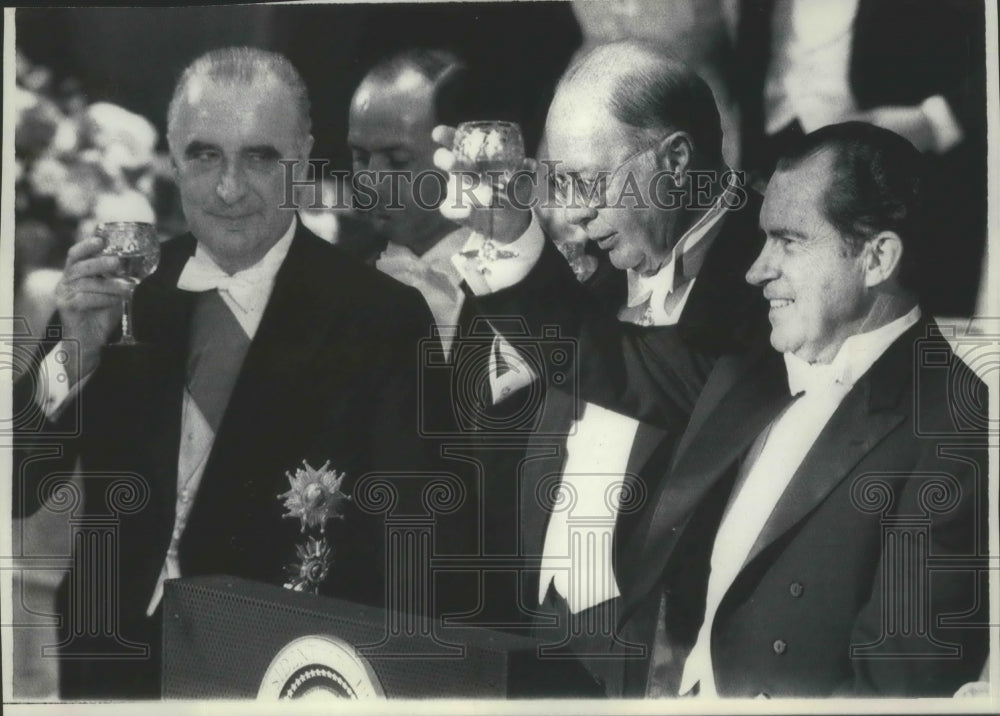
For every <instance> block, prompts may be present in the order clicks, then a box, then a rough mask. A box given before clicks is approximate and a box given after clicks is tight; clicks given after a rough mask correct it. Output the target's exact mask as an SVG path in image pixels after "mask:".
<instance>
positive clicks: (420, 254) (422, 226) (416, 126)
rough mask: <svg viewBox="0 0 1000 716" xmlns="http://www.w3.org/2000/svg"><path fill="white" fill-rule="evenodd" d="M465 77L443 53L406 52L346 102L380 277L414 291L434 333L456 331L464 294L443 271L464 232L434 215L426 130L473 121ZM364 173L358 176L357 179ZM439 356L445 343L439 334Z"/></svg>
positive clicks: (435, 187)
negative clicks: (371, 200)
mask: <svg viewBox="0 0 1000 716" xmlns="http://www.w3.org/2000/svg"><path fill="white" fill-rule="evenodd" d="M467 85H468V69H467V68H466V66H465V64H464V63H463V62H462V61H461V60H460V59H459V58H458V56H457V55H455V54H453V53H451V52H446V51H444V50H433V49H414V50H407V51H404V52H401V53H398V54H395V55H392V56H391V57H389V58H387V59H384V60H382V61H381V62H379V63H378V64H376V65H375V66H374V67H373V68H372V69H371V70H370V71H369V72H368V74H367V75H365V78H364V79H363V80H362V81H361V84H360V85H359V86H358V89H357V90H356V91H355V93H354V97H353V98H352V99H351V106H350V113H349V119H348V123H349V124H348V136H347V141H348V144H349V145H350V148H351V155H352V158H353V162H352V163H353V169H354V172H355V179H356V181H360V180H361V179H362V178H363V176H369V177H371V180H372V184H373V187H374V188H375V190H376V193H377V195H378V200H377V202H376V205H375V206H374V207H372V209H371V210H370V211H367V212H365V213H364V214H363V219H364V220H365V222H366V223H368V224H369V225H370V227H371V230H372V232H373V233H374V234H377V235H379V236H381V237H383V238H384V239H385V240H386V241H387V244H386V245H385V248H384V250H383V251H382V253H381V255H380V256H379V257H378V259H377V260H376V263H375V266H376V268H378V269H379V270H380V271H382V272H383V273H385V274H388V275H389V276H392V277H393V278H395V279H396V280H397V281H400V282H402V283H405V284H407V285H408V286H413V287H414V288H416V289H418V290H419V291H420V293H421V294H423V296H424V300H426V301H427V305H428V306H430V308H431V311H432V313H433V314H434V320H435V321H436V322H437V324H438V326H440V327H445V326H456V325H458V324H459V314H460V313H461V311H462V305H463V299H464V294H463V293H462V289H461V288H460V284H461V281H462V279H461V276H459V273H458V271H457V270H456V269H455V267H454V266H453V265H452V263H451V257H452V255H453V254H455V253H456V252H458V251H460V250H461V248H462V245H463V244H464V243H465V241H466V240H467V239H468V236H469V231H468V230H467V229H464V228H461V227H459V226H457V225H456V224H453V223H452V222H450V221H448V220H447V219H446V218H444V216H442V215H441V212H439V211H438V210H437V207H436V205H437V200H438V199H439V197H440V196H441V195H443V188H444V185H445V183H444V177H443V175H442V174H441V173H440V172H439V171H438V170H437V169H436V168H435V167H434V162H433V156H434V150H435V149H436V148H437V145H436V144H435V143H434V141H433V140H432V139H431V130H433V129H434V127H435V125H437V124H450V125H455V124H458V123H459V122H461V121H464V120H467V119H473V118H475V116H476V107H475V105H474V104H472V103H471V102H470V100H469V95H468V91H467ZM359 173H365V174H363V175H362V174H359ZM442 342H443V343H444V348H445V351H446V352H447V351H448V350H449V348H450V344H451V337H450V336H449V335H447V332H444V331H443V332H442Z"/></svg>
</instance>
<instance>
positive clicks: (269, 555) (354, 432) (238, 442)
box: [15, 48, 433, 698]
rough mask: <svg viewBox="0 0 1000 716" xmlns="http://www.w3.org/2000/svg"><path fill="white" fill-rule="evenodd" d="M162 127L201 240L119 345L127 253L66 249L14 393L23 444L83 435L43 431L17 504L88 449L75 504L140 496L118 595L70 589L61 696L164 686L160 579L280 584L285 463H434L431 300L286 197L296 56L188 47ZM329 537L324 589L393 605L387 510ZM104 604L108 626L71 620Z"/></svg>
mask: <svg viewBox="0 0 1000 716" xmlns="http://www.w3.org/2000/svg"><path fill="white" fill-rule="evenodd" d="M167 138H168V143H169V145H170V152H171V157H172V160H173V162H174V166H175V171H176V177H177V183H178V186H179V188H180V195H181V200H182V204H183V208H184V213H185V216H186V218H187V221H188V225H189V229H190V233H189V234H186V235H184V236H180V237H177V238H175V239H172V240H170V241H167V242H165V243H164V244H163V245H162V252H161V256H160V259H159V266H158V268H157V269H156V271H155V272H153V273H152V275H150V276H149V277H148V278H147V279H146V280H145V281H143V282H142V283H141V284H140V285H139V286H138V287H137V288H135V294H134V315H133V321H132V324H134V328H133V330H134V335H135V339H136V341H137V343H136V344H135V345H126V346H108V345H107V344H108V343H109V342H112V341H113V340H114V338H115V333H116V326H117V325H118V323H119V318H120V317H121V314H122V300H123V299H126V298H127V297H128V296H129V295H130V294H131V291H132V286H130V285H127V284H128V283H129V282H123V281H122V280H120V278H118V277H117V276H119V275H120V274H121V272H122V271H123V270H125V269H124V267H123V261H126V262H127V261H128V259H123V258H122V257H121V256H115V255H108V254H106V253H105V249H106V248H107V243H108V241H107V239H106V238H104V237H102V236H100V235H98V236H95V237H93V238H90V239H87V240H85V241H82V242H80V243H79V244H77V245H76V246H74V247H73V249H72V250H71V251H70V253H69V257H68V259H67V264H66V270H65V273H64V276H63V279H62V281H61V282H60V285H59V288H58V290H57V296H58V309H59V322H60V323H61V327H62V343H60V344H59V345H56V346H52V345H51V344H52V342H53V341H50V342H49V343H48V344H47V345H45V346H43V347H44V348H50V349H51V350H50V352H49V354H48V355H47V356H46V358H45V360H44V363H43V365H42V367H41V370H40V371H39V373H38V374H37V375H35V376H32V377H33V378H34V381H32V380H21V381H19V382H18V384H17V385H16V386H15V401H16V404H18V405H20V406H29V407H30V404H31V402H35V403H36V404H38V406H39V407H40V409H41V410H42V411H43V412H44V416H45V420H44V424H43V425H42V426H41V428H40V429H36V431H35V434H34V435H28V434H27V433H26V432H25V433H23V434H21V435H19V436H18V437H19V449H20V452H19V453H18V455H23V456H25V457H27V456H28V455H31V454H32V451H31V440H30V439H31V438H32V437H37V436H38V435H39V434H40V435H41V436H42V437H45V436H46V434H47V433H48V434H51V435H53V436H64V435H65V433H66V431H65V430H63V431H61V432H60V425H61V422H62V423H65V421H66V420H68V419H69V417H68V416H71V415H74V414H79V426H80V427H79V431H78V432H79V434H78V435H77V436H76V437H73V438H69V439H67V438H65V437H56V438H52V439H59V440H60V442H61V444H62V446H63V449H62V451H61V455H60V456H58V457H53V456H52V455H51V454H50V455H49V456H48V457H49V459H37V456H36V459H33V460H24V461H23V462H22V463H21V469H20V470H18V471H16V472H17V474H18V475H19V478H20V483H19V484H18V485H17V486H16V487H15V509H16V510H18V511H19V512H21V513H27V512H30V511H33V510H35V509H37V508H38V507H39V505H40V503H41V501H43V500H44V499H45V497H46V495H45V494H39V492H40V489H41V488H40V486H41V485H42V484H46V483H48V482H51V480H46V478H51V477H52V476H53V475H54V474H55V473H58V472H59V471H61V470H67V469H69V468H70V467H71V466H72V464H73V460H75V459H76V458H77V457H79V459H80V467H81V470H82V473H83V476H84V495H83V505H84V506H83V508H81V510H80V512H81V514H82V513H86V514H102V509H103V510H104V511H106V509H107V508H106V503H105V497H106V495H105V492H106V489H105V487H106V486H105V484H104V483H103V482H102V477H106V476H108V475H123V474H127V475H130V476H132V479H134V480H136V481H137V484H138V486H137V490H138V492H137V494H138V495H139V496H140V497H139V499H138V506H136V507H135V509H133V510H132V511H131V512H128V513H123V514H122V515H121V516H120V518H119V520H118V522H117V527H116V530H117V532H116V536H115V537H116V538H115V540H114V542H113V544H112V545H111V546H110V547H109V549H112V550H113V551H114V552H115V553H116V554H115V555H114V560H113V561H112V564H117V565H118V570H119V571H118V572H116V573H112V574H111V576H110V577H109V580H110V581H109V584H111V587H110V588H111V589H112V591H113V593H111V594H104V593H103V592H99V591H98V590H97V588H96V587H94V589H91V590H88V585H90V586H93V578H92V577H88V576H87V574H86V573H85V572H77V573H76V575H75V578H74V579H70V580H66V583H65V584H64V585H63V587H62V588H61V590H60V593H59V597H58V604H59V605H60V608H61V610H62V611H61V613H62V614H63V615H64V618H63V627H64V631H63V634H62V636H63V637H64V639H63V643H62V645H61V647H60V648H61V652H60V654H61V655H62V656H64V657H66V658H63V659H61V660H60V669H61V676H60V692H61V695H62V696H63V697H64V698H107V697H111V698H114V697H118V698H126V697H127V698H150V697H152V698H155V697H157V696H158V695H159V658H160V657H159V655H160V627H159V624H160V621H161V619H162V616H161V612H162V607H161V604H162V587H163V582H164V580H165V579H168V578H174V577H180V576H194V575H199V574H213V573H223V574H232V575H237V576H241V577H246V578H250V579H258V580H261V581H266V582H271V583H273V584H282V583H284V582H285V581H286V576H287V573H286V570H287V569H289V567H290V564H289V563H290V562H293V561H294V558H295V543H296V539H297V538H298V531H299V530H298V524H297V523H294V522H293V521H290V520H284V519H282V513H283V508H282V505H281V502H280V501H279V500H278V499H277V496H278V495H279V494H280V493H282V492H284V491H286V490H287V489H288V480H287V479H286V477H285V473H286V471H288V470H294V469H295V467H296V466H298V465H301V463H302V461H303V460H306V461H308V462H309V463H310V464H312V465H322V464H323V463H324V462H326V461H329V462H330V465H331V467H333V468H334V469H336V470H338V471H344V472H346V473H347V478H346V481H345V483H344V490H345V491H346V492H347V493H350V492H352V489H353V487H354V486H355V485H356V484H357V483H358V481H359V480H361V479H362V478H363V477H364V476H365V475H366V474H371V473H373V472H378V473H380V474H400V475H401V476H404V477H405V475H406V474H410V473H412V472H413V471H420V470H422V469H425V468H426V467H427V465H428V464H429V456H430V454H431V450H433V445H431V444H430V443H428V442H427V441H425V440H424V439H422V438H421V436H420V435H418V429H417V425H416V421H415V419H414V416H415V415H416V414H417V395H418V381H417V375H418V373H417V370H416V359H417V355H418V344H419V342H420V340H421V339H423V338H426V336H427V335H429V333H430V327H431V326H432V325H433V318H432V316H431V314H430V312H429V311H428V309H427V306H426V304H425V302H424V301H423V299H422V298H421V296H420V295H419V293H418V292H417V291H416V290H414V289H412V288H409V287H405V286H402V285H400V284H398V283H396V282H395V281H392V280H391V279H389V278H387V277H385V276H383V275H382V274H380V273H378V272H377V271H375V270H374V269H371V268H369V267H365V266H363V265H361V264H360V263H357V262H355V261H354V260H353V259H351V258H349V257H347V256H345V255H344V254H342V253H341V252H340V251H338V250H337V249H335V248H333V247H332V246H330V245H329V244H327V243H326V242H325V241H323V240H322V239H319V238H318V237H316V236H314V235H313V234H311V233H310V232H309V231H308V230H307V229H306V228H305V227H304V226H303V225H302V224H301V222H300V221H299V220H298V218H297V216H296V215H295V213H294V211H291V210H288V209H282V208H281V207H282V206H283V205H286V204H288V203H289V202H290V199H288V198H286V197H285V195H284V191H285V185H286V177H285V175H284V171H285V168H286V167H285V166H284V165H283V163H282V162H281V161H279V160H283V159H284V160H295V161H296V162H297V164H296V171H301V169H302V168H303V165H304V163H305V162H306V161H307V160H308V157H309V151H310V149H311V146H312V137H311V136H310V120H309V98H308V95H307V92H306V88H305V85H304V84H303V82H302V80H301V78H300V76H299V75H298V73H297V71H296V70H295V68H294V67H293V66H292V65H291V64H290V63H289V62H288V60H287V59H286V58H284V57H283V56H281V55H278V54H275V53H271V52H265V51H262V50H257V49H253V48H226V49H222V50H216V51H213V52H210V53H208V54H206V55H204V56H202V57H200V58H198V59H197V60H195V61H194V62H193V63H192V64H191V65H190V66H189V67H188V68H187V69H186V70H185V72H184V73H183V75H182V76H181V78H180V80H179V82H178V84H177V87H176V89H175V92H174V96H173V99H172V101H171V103H170V108H169V112H168V132H167ZM137 277H138V276H137ZM67 357H68V358H69V360H67ZM39 378H45V379H39ZM17 412H19V411H17ZM50 442H51V440H50ZM404 483H405V481H404ZM407 494H408V493H406V494H403V495H400V497H401V498H402V499H401V504H403V505H406V504H410V503H408V502H407ZM109 499H110V498H109ZM328 535H329V540H330V542H331V544H332V545H333V548H334V563H333V566H332V567H331V569H330V574H331V577H332V578H330V579H328V580H327V582H325V583H324V584H322V585H320V591H321V592H324V593H329V594H332V595H336V596H340V597H343V598H347V599H350V600H354V601H362V602H368V603H375V604H380V603H384V601H385V599H386V595H385V593H384V584H383V581H384V580H383V574H382V568H383V567H384V564H385V558H384V555H383V553H382V545H383V538H384V526H383V524H382V521H381V518H380V517H376V516H373V515H371V514H367V513H364V512H363V511H362V510H360V509H358V508H357V507H356V506H355V503H354V502H352V503H348V507H347V510H346V513H345V518H344V519H343V520H340V521H336V524H332V525H330V527H329V529H328ZM84 551H86V549H85V548H84ZM77 559H78V560H82V561H81V564H85V563H87V560H93V559H96V558H95V557H94V555H92V554H89V553H88V554H84V555H79V554H78V555H77ZM71 591H72V593H71ZM103 599H109V600H112V601H110V602H108V605H111V606H107V605H105V606H101V609H103V610H104V611H102V612H100V613H102V614H105V616H106V618H107V619H108V620H109V621H108V623H107V624H101V625H98V626H99V627H100V628H96V629H94V628H90V627H92V626H93V625H89V624H86V625H83V626H81V624H80V623H79V621H80V619H84V618H85V617H83V616H81V614H85V613H95V612H96V610H97V607H98V604H97V603H98V602H99V601H101V600H103ZM71 603H76V604H78V605H79V604H82V605H83V607H84V609H83V610H82V611H81V610H74V611H71V610H70V608H69V605H70V604H71ZM102 604H103V602H102ZM90 606H93V607H94V611H93V612H88V609H89V608H90ZM115 606H116V607H117V608H113V607H115ZM84 627H86V628H84ZM81 653H83V654H86V655H88V657H87V658H83V659H80V658H77V659H70V658H68V657H69V656H71V655H72V654H76V655H79V654H81Z"/></svg>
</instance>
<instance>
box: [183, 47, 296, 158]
mask: <svg viewBox="0 0 1000 716" xmlns="http://www.w3.org/2000/svg"><path fill="white" fill-rule="evenodd" d="M195 79H210V80H212V81H214V82H220V83H223V84H226V85H229V86H233V85H244V86H248V85H252V84H255V83H257V82H263V81H266V80H269V79H270V80H274V81H277V82H280V83H281V84H282V85H284V86H285V87H287V88H288V90H289V91H290V92H291V93H292V100H293V102H294V105H295V108H296V110H297V114H298V118H299V128H300V131H301V136H302V137H303V138H304V137H307V136H309V132H310V131H311V129H312V121H311V120H310V118H309V91H308V90H307V89H306V84H305V82H303V81H302V76H301V75H299V72H298V70H296V69H295V66H294V65H292V63H291V62H289V60H288V58H287V57H285V56H284V55H281V54H278V53H277V52H269V51H267V50H261V49H260V48H257V47H224V48H222V49H219V50H212V51H211V52H206V53H205V54H204V55H202V56H201V57H199V58H198V59H196V60H195V61H194V62H192V63H191V64H190V65H188V66H187V68H186V69H185V70H184V72H183V73H181V76H180V79H178V80H177V85H176V86H175V87H174V94H173V96H172V97H171V98H170V106H169V107H168V109H167V140H168V142H169V140H170V135H171V132H172V129H173V126H174V122H175V121H176V119H177V113H178V112H179V111H180V108H181V104H182V103H183V102H184V94H185V92H186V91H187V88H188V86H189V85H190V84H191V82H192V81H193V80H195Z"/></svg>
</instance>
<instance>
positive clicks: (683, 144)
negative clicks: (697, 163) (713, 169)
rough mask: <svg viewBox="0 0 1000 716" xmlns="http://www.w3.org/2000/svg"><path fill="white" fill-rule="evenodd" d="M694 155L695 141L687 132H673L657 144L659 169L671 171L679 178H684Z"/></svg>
mask: <svg viewBox="0 0 1000 716" xmlns="http://www.w3.org/2000/svg"><path fill="white" fill-rule="evenodd" d="M693 155H694V142H693V141H691V135H690V134H688V133H687V132H673V133H671V134H668V135H667V136H666V137H664V138H663V139H661V140H660V142H659V143H658V144H657V145H656V159H657V165H658V167H659V169H661V170H662V171H666V172H670V173H671V174H673V175H674V178H675V179H677V180H682V179H683V178H684V174H685V172H687V170H688V169H690V168H691V157H692V156H693Z"/></svg>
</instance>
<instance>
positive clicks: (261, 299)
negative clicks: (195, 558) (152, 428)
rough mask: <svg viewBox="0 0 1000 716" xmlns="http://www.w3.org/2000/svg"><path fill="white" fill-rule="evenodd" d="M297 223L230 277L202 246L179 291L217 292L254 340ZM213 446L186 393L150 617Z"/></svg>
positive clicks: (174, 569) (172, 570) (172, 572)
mask: <svg viewBox="0 0 1000 716" xmlns="http://www.w3.org/2000/svg"><path fill="white" fill-rule="evenodd" d="M296 221H297V219H295V218H293V219H292V223H291V224H290V225H289V227H288V230H287V231H286V232H285V234H284V235H283V236H282V237H281V238H280V239H279V240H278V242H277V243H276V244H275V245H274V246H272V247H271V249H270V250H269V251H268V252H267V253H266V254H265V255H264V257H263V258H262V259H261V260H260V261H258V262H257V263H256V264H254V265H253V266H251V267H250V268H247V269H244V270H243V271H238V272H236V273H234V274H232V275H231V276H230V275H229V274H227V273H226V272H225V271H223V270H222V269H221V268H220V267H219V266H218V264H216V263H215V261H213V260H212V258H211V256H209V255H208V252H207V251H205V250H204V249H203V248H202V247H201V244H199V245H198V248H197V249H196V250H195V253H194V256H192V257H191V258H190V259H189V260H188V262H187V264H186V265H185V266H184V269H183V270H182V271H181V275H180V277H179V278H178V280H177V287H178V288H180V289H182V290H185V291H210V290H213V289H217V290H218V291H219V296H220V297H221V298H222V300H223V302H224V303H225V304H226V306H227V307H228V308H229V309H230V310H231V311H232V312H233V315H234V316H235V317H236V320H237V321H238V322H239V324H240V326H241V327H242V328H243V330H244V331H246V334H247V337H248V338H249V339H250V340H251V341H252V340H253V338H254V335H256V333H257V327H258V326H259V325H260V320H261V317H262V316H263V315H264V309H265V307H266V306H267V302H268V300H269V299H270V297H271V291H272V289H273V288H274V280H275V277H276V276H277V274H278V269H280V268H281V264H282V263H283V262H284V260H285V257H286V256H287V255H288V249H289V248H290V247H291V244H292V238H293V237H294V236H295V228H296ZM214 442H215V432H214V431H213V430H212V427H211V426H210V425H209V424H208V422H207V421H206V420H205V417H204V416H203V415H202V413H201V410H199V408H198V404H197V403H196V402H195V399H194V398H193V397H192V395H191V393H190V392H189V391H188V390H187V389H185V391H184V401H183V406H182V414H181V447H180V453H179V456H178V460H177V505H176V513H175V517H174V530H173V533H172V535H171V539H170V546H169V547H168V548H167V554H166V558H165V559H164V563H163V569H162V571H161V572H160V579H159V580H158V581H157V583H156V588H155V590H154V592H153V597H152V599H151V600H150V602H149V607H148V608H147V610H146V613H147V614H148V615H152V614H153V612H154V611H155V610H156V606H157V604H159V602H160V599H161V598H162V596H163V582H164V580H166V579H176V578H177V577H181V576H182V574H181V570H180V562H179V559H178V554H177V549H178V546H179V545H180V539H181V537H182V535H183V534H184V528H185V526H186V524H187V516H188V514H189V513H190V511H191V507H192V505H193V504H194V498H195V496H196V495H197V492H198V486H199V484H200V482H201V476H202V474H203V473H204V472H205V465H206V463H207V462H208V456H209V454H210V453H211V451H212V445H213V443H214Z"/></svg>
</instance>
